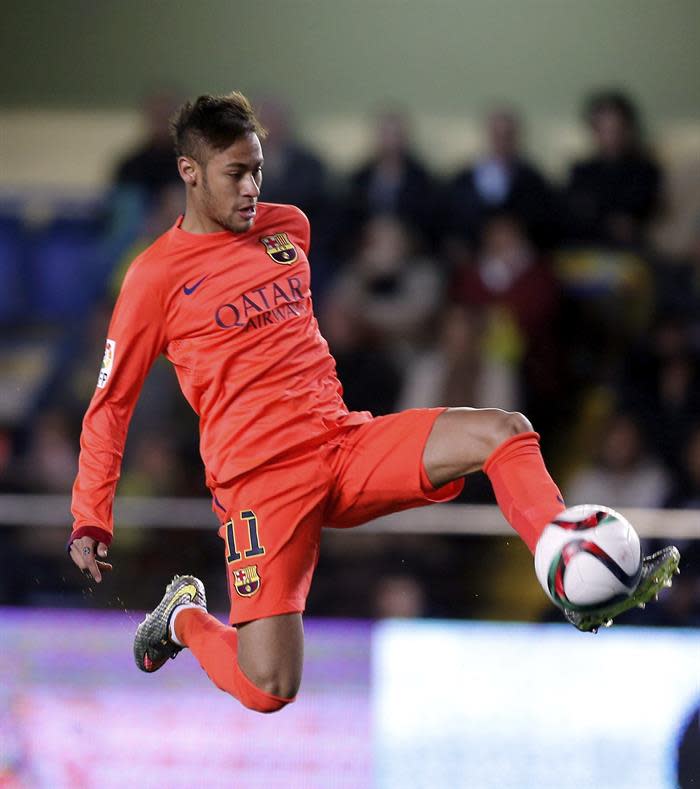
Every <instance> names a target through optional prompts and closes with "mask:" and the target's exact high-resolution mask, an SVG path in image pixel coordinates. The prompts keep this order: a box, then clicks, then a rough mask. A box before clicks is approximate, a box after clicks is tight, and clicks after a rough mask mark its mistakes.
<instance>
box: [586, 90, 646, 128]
mask: <svg viewBox="0 0 700 789" xmlns="http://www.w3.org/2000/svg"><path fill="white" fill-rule="evenodd" d="M609 110H612V111H613V112H616V113H617V114H618V115H619V116H620V117H621V118H622V120H623V121H624V122H625V123H626V125H627V126H628V128H629V129H631V130H632V131H633V132H637V131H639V125H640V124H639V111H638V110H637V107H636V105H635V103H634V102H633V101H632V99H631V98H630V97H629V96H628V95H627V94H626V93H623V91H621V90H601V91H598V92H597V93H593V94H592V95H591V96H589V97H588V99H587V100H586V104H585V106H584V110H583V115H584V118H585V120H586V122H587V123H588V124H589V125H592V124H593V122H594V121H595V117H596V115H597V114H598V113H599V112H606V111H609Z"/></svg>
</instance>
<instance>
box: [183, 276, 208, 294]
mask: <svg viewBox="0 0 700 789" xmlns="http://www.w3.org/2000/svg"><path fill="white" fill-rule="evenodd" d="M208 276H209V274H205V275H204V276H203V277H202V279H200V280H199V282H195V283H194V285H192V287H189V288H188V287H187V285H183V287H182V290H183V292H184V294H185V296H191V295H192V294H193V293H194V292H195V290H197V288H198V287H199V286H200V285H201V284H202V282H204V280H205V279H206V278H207V277H208Z"/></svg>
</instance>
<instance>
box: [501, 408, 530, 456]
mask: <svg viewBox="0 0 700 789" xmlns="http://www.w3.org/2000/svg"><path fill="white" fill-rule="evenodd" d="M497 414H498V416H497V418H496V420H495V424H494V426H493V433H492V436H491V440H492V443H493V446H492V447H491V449H492V450H493V449H496V447H499V446H500V445H501V444H502V443H503V442H504V441H507V440H508V439H509V438H512V437H513V436H517V435H519V434H520V433H529V432H530V431H531V430H532V424H531V423H530V420H529V419H528V418H527V417H526V416H524V415H523V414H521V413H520V412H519V411H498V412H497Z"/></svg>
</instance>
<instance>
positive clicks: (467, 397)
mask: <svg viewBox="0 0 700 789" xmlns="http://www.w3.org/2000/svg"><path fill="white" fill-rule="evenodd" d="M482 339H483V320H482V319H481V316H480V315H476V314H474V313H471V312H469V311H468V310H466V309H464V308H463V307H461V306H459V305H457V304H451V305H448V306H446V307H445V308H444V309H443V311H442V314H441V316H440V319H439V322H438V328H437V332H436V337H435V342H434V343H433V344H432V345H431V346H429V347H428V348H426V349H425V350H424V351H423V352H422V353H420V354H419V355H418V356H417V358H416V359H415V360H414V362H413V364H411V365H409V367H408V368H407V369H406V372H405V378H404V384H403V387H402V390H401V395H400V398H399V402H398V409H399V410H403V409H406V408H436V407H439V406H453V407H459V406H465V405H469V406H477V405H479V404H480V403H485V402H486V399H485V398H486V396H487V395H486V392H485V391H484V390H485V389H486V388H489V387H488V385H485V384H484V379H485V378H487V377H488V376H484V375H483V361H484V360H483V353H482ZM491 388H492V387H491ZM501 400H502V399H501ZM498 404H499V403H498V402H491V403H490V405H498Z"/></svg>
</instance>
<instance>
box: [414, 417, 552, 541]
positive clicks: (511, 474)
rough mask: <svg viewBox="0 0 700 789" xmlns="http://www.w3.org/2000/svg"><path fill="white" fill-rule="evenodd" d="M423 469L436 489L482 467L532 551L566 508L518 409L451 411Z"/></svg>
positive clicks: (436, 429)
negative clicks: (548, 526)
mask: <svg viewBox="0 0 700 789" xmlns="http://www.w3.org/2000/svg"><path fill="white" fill-rule="evenodd" d="M423 467H424V469H425V473H426V474H427V476H428V479H429V480H430V482H431V483H432V485H433V486H435V487H441V486H443V485H445V484H447V483H449V482H451V481H453V480H455V479H459V478H461V477H464V476H465V475H467V474H470V473H472V472H474V471H478V470H480V469H483V470H484V471H485V472H486V474H487V475H488V477H489V479H490V481H491V484H492V485H493V489H494V493H495V495H496V501H497V502H498V505H499V507H500V508H501V511H502V512H503V514H504V516H505V518H506V520H507V521H508V522H509V523H510V524H511V526H513V528H514V529H515V530H516V531H517V532H518V534H519V535H520V536H521V537H522V539H523V540H524V542H525V544H526V545H527V546H528V548H529V549H530V551H531V552H533V553H534V550H535V545H536V544H537V539H538V537H539V535H540V534H541V533H542V530H543V529H544V527H545V526H546V525H547V523H549V522H550V520H551V519H552V518H553V517H554V516H555V515H557V514H558V513H559V512H561V511H562V510H563V509H564V506H565V505H564V499H563V498H562V495H561V493H560V491H559V488H557V486H556V485H555V483H554V481H553V480H552V478H551V476H550V475H549V472H548V471H547V469H546V467H545V464H544V461H543V459H542V453H541V452H540V447H539V436H538V434H537V433H535V432H534V431H533V430H532V425H531V424H530V422H529V420H528V419H526V418H525V417H524V416H523V415H522V414H519V413H517V412H515V413H512V412H509V411H502V410H500V409H497V408H483V409H479V408H449V409H447V410H446V411H444V412H443V413H442V414H440V415H439V416H438V417H437V419H436V420H435V423H434V424H433V427H432V430H431V431H430V435H429V436H428V440H427V442H426V444H425V449H424V452H423Z"/></svg>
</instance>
